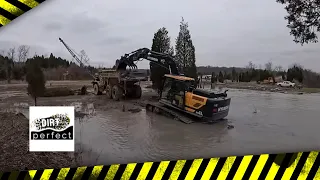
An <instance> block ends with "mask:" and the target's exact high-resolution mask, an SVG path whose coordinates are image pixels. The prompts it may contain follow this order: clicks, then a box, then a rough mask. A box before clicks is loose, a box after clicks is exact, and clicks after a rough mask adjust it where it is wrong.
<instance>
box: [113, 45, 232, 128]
mask: <svg viewBox="0 0 320 180" xmlns="http://www.w3.org/2000/svg"><path fill="white" fill-rule="evenodd" d="M143 59H145V60H148V61H150V66H152V67H150V72H151V74H160V76H161V77H162V78H161V79H162V85H161V87H160V89H159V101H158V102H156V103H148V104H147V105H146V109H147V110H148V111H152V112H156V113H158V114H166V115H170V116H173V117H174V118H176V119H178V120H180V121H182V122H185V123H192V122H195V119H197V120H201V121H206V122H208V121H209V122H212V121H217V120H221V119H224V118H225V117H226V116H228V113H229V106H230V102H231V98H229V97H228V96H227V90H226V91H224V92H222V93H215V92H213V91H211V90H204V89H197V88H196V80H195V79H194V78H191V77H187V76H185V75H183V74H180V73H179V71H178V67H177V65H176V63H175V61H174V58H173V57H172V56H170V55H168V54H164V53H159V52H154V51H151V50H149V49H148V48H141V49H138V50H136V51H133V52H132V53H130V54H126V55H125V56H123V57H122V58H121V59H120V60H117V61H116V65H115V66H114V68H115V69H116V70H122V71H123V70H125V69H126V67H131V68H137V66H136V64H135V62H136V61H140V60H143ZM161 70H164V71H163V72H165V73H164V74H161V73H159V71H161ZM155 71H158V73H154V72H155Z"/></svg>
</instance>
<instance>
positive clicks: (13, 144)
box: [0, 112, 74, 172]
mask: <svg viewBox="0 0 320 180" xmlns="http://www.w3.org/2000/svg"><path fill="white" fill-rule="evenodd" d="M28 127H29V122H28V119H27V118H26V117H25V116H24V115H23V114H21V113H12V112H0V143H1V148H0V171H2V172H5V171H12V170H26V169H41V168H54V167H55V168H58V167H61V166H62V167H67V166H73V165H74V161H73V158H72V157H71V156H70V155H69V154H68V153H51V152H50V153H38V152H37V153H35V152H33V153H31V152H28V151H29V129H28Z"/></svg>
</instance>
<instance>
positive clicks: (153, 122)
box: [0, 90, 320, 164]
mask: <svg viewBox="0 0 320 180" xmlns="http://www.w3.org/2000/svg"><path fill="white" fill-rule="evenodd" d="M228 94H229V96H230V97H231V98H232V100H231V107H230V108H231V109H230V113H229V116H228V121H224V122H220V123H217V124H183V123H181V122H178V121H175V120H173V119H168V118H165V117H162V116H158V115H155V114H150V113H147V112H145V111H144V110H142V111H141V112H138V113H131V112H122V111H121V104H120V106H119V103H118V105H116V103H113V102H112V101H108V100H106V99H104V98H105V96H99V97H98V98H97V97H95V96H81V98H80V97H78V96H71V97H61V98H40V99H39V104H40V105H61V104H64V105H74V106H75V107H76V109H77V111H80V112H82V113H86V114H89V116H86V117H84V118H81V119H76V141H77V146H78V147H81V149H82V151H83V152H84V153H83V156H82V162H83V163H85V164H87V163H89V164H110V163H128V162H142V161H158V160H168V159H181V158H183V159H184V158H198V157H214V156H227V155H240V154H252V153H268V152H279V151H280V152H281V151H302V150H315V149H320V136H319V127H320V119H319V118H318V117H319V116H318V115H319V112H320V95H319V94H312V95H292V94H280V93H268V92H257V91H247V90H230V91H229V93H228ZM103 97H104V98H103ZM113 104H115V106H114V107H113V108H110V107H111V106H110V105H113ZM29 105H33V103H32V100H31V99H30V98H27V97H25V96H21V97H20V96H19V97H14V98H13V99H10V98H7V97H6V96H5V97H4V96H3V99H2V100H1V102H0V108H1V109H7V108H8V107H11V108H13V109H19V111H23V112H24V113H25V114H27V113H28V112H27V108H28V106H29ZM115 107H116V108H115ZM117 108H118V109H117ZM228 124H231V125H233V126H234V128H233V129H228V128H227V126H228ZM80 144H81V146H80Z"/></svg>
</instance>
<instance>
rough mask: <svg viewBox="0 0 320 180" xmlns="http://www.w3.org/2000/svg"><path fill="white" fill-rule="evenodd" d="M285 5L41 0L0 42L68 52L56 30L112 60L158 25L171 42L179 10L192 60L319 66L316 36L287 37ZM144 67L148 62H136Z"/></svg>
mask: <svg viewBox="0 0 320 180" xmlns="http://www.w3.org/2000/svg"><path fill="white" fill-rule="evenodd" d="M285 14H286V12H285V10H284V9H283V6H282V5H281V4H277V3H276V2H275V0H271V1H270V0H261V1H260V0H259V1H257V0H241V1H236V0H232V1H217V0H197V1H196V0H192V1H191V0H174V1H172V0H170V1H169V0H162V1H155V0H135V1H132V0H117V1H111V0H91V1H85V0H68V1H65V0H48V2H45V3H43V4H42V5H40V6H39V7H36V8H35V9H33V10H31V11H30V12H28V13H26V15H23V16H22V17H19V18H18V19H17V20H15V21H14V22H13V23H10V24H9V25H8V26H5V27H3V28H1V29H0V39H1V40H0V49H4V50H6V49H8V48H10V47H12V46H18V45H19V44H26V45H29V46H30V47H31V49H32V51H33V52H32V55H33V53H34V52H37V54H49V53H50V52H52V53H54V54H55V55H57V56H61V57H64V58H67V59H71V56H70V54H69V53H68V51H67V50H66V49H65V48H64V46H63V45H62V44H61V43H60V42H59V40H58V37H61V38H62V39H63V40H65V42H66V43H67V44H69V45H70V46H71V47H72V48H73V49H75V50H76V51H77V52H80V50H82V49H84V50H85V51H86V52H87V54H88V55H89V57H90V60H91V62H90V63H91V65H95V66H97V65H99V64H101V65H105V66H112V65H113V64H114V62H115V60H116V59H117V58H119V57H120V56H121V55H123V54H125V53H128V52H131V51H133V50H136V49H138V48H141V47H148V48H149V47H151V43H152V38H153V34H154V32H155V31H156V30H157V29H159V28H161V27H163V26H165V27H166V28H167V29H168V31H169V35H170V36H171V43H172V45H174V42H175V38H176V37H177V35H178V31H179V22H180V21H181V17H182V16H183V17H184V18H185V20H186V21H187V22H188V23H189V29H190V31H191V35H192V39H193V42H194V45H195V47H196V58H197V62H196V63H197V65H211V66H246V65H247V64H248V62H249V61H252V62H253V63H254V64H261V65H264V64H265V63H266V62H267V61H272V62H273V64H277V65H282V66H283V67H284V68H287V67H288V65H291V64H293V63H295V62H297V63H299V64H301V65H303V66H304V67H306V68H310V69H313V70H316V71H319V72H320V64H319V65H317V64H318V63H317V62H318V57H319V56H320V52H319V44H310V45H305V46H303V47H301V46H300V45H298V44H295V43H294V42H293V41H292V39H293V38H292V37H291V36H290V35H289V29H287V28H286V21H285V20H284V18H283V17H284V16H285ZM138 66H139V67H140V68H147V67H148V62H147V61H143V62H140V63H139V64H138Z"/></svg>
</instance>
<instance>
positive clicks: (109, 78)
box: [92, 69, 144, 101]
mask: <svg viewBox="0 0 320 180" xmlns="http://www.w3.org/2000/svg"><path fill="white" fill-rule="evenodd" d="M143 78H144V77H137V76H135V75H134V73H132V72H131V71H130V70H125V71H118V70H116V69H100V70H99V72H98V73H96V74H95V79H94V80H93V81H92V85H93V89H94V94H96V95H101V94H103V92H105V93H106V95H107V97H108V98H110V99H113V100H115V101H119V100H120V99H122V98H127V97H128V98H140V97H141V95H142V90H141V86H140V82H141V81H142V80H143Z"/></svg>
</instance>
